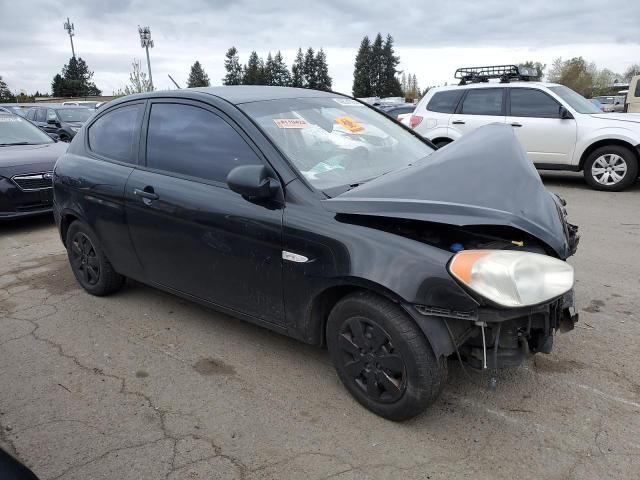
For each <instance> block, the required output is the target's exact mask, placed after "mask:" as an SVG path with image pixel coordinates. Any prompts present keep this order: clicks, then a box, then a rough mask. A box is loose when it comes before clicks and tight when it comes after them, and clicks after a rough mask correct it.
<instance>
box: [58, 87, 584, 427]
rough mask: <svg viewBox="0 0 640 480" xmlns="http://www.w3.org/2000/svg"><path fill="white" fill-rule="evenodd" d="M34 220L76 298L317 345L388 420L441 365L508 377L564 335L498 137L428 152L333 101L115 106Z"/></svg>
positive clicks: (520, 172)
mask: <svg viewBox="0 0 640 480" xmlns="http://www.w3.org/2000/svg"><path fill="white" fill-rule="evenodd" d="M54 215H55V218H56V222H57V224H58V227H59V230H60V235H61V238H62V241H63V243H64V245H65V246H66V248H67V251H68V256H69V261H70V264H71V267H72V269H73V272H74V274H75V276H76V278H77V280H78V282H79V283H80V285H82V287H83V288H84V289H85V290H86V291H87V292H89V293H91V294H94V295H107V294H110V293H113V292H115V291H116V290H118V289H119V288H121V287H122V285H123V283H124V280H125V277H130V278H133V279H136V280H138V281H141V282H143V283H146V284H149V285H152V286H155V287H157V288H160V289H163V290H166V291H169V292H172V293H175V294H176V295H180V296H182V297H185V298H188V299H190V300H194V301H196V302H200V303H202V304H204V305H209V306H211V307H213V308H215V309H219V310H221V311H224V312H227V313H229V314H231V315H233V316H236V317H239V318H241V319H245V320H248V321H250V322H254V323H257V324H259V325H262V326H265V327H267V328H270V329H273V330H275V331H278V332H281V333H284V334H286V335H290V336H292V337H295V338H297V339H300V340H302V341H304V342H307V343H310V344H316V345H326V346H327V347H328V350H329V354H330V357H331V360H332V361H333V363H334V365H335V367H336V370H337V372H338V375H339V377H340V379H341V380H342V382H343V383H344V385H345V386H346V388H347V389H348V390H349V392H350V393H351V394H352V395H353V396H354V397H355V398H356V399H357V400H358V401H359V402H360V403H362V404H363V405H365V406H366V407H367V408H369V409H371V410H372V411H374V412H375V413H377V414H379V415H381V416H383V417H386V418H389V419H393V420H402V419H406V418H410V417H412V416H414V415H416V414H418V413H419V412H421V411H422V410H423V409H424V408H426V406H427V405H429V404H430V403H431V402H432V401H434V400H435V399H436V398H437V396H438V395H439V393H440V391H441V389H442V388H443V386H444V384H445V381H446V376H447V362H446V358H447V357H448V356H450V355H452V354H457V356H459V357H460V358H461V359H463V360H465V361H466V362H467V363H468V364H469V365H472V366H475V367H478V368H494V367H496V368H498V367H507V366H516V365H518V364H519V363H520V362H522V360H523V358H524V355H525V354H526V353H529V352H544V353H548V352H549V351H550V350H551V346H552V342H553V338H554V332H555V331H556V330H557V329H563V330H564V329H570V328H572V327H573V324H574V322H575V321H576V320H577V316H576V315H575V313H574V311H573V282H574V278H573V269H572V267H571V266H570V265H568V264H567V263H566V261H565V260H566V259H567V257H569V256H570V255H571V254H572V253H573V251H574V250H575V246H576V243H577V235H576V231H575V227H573V226H572V225H570V224H568V223H567V221H566V213H565V210H564V207H563V202H562V201H561V200H560V199H559V198H558V197H556V196H555V195H553V194H551V193H550V192H548V191H547V190H546V189H545V188H544V186H543V185H542V182H541V180H540V177H539V176H538V173H537V172H536V171H535V169H534V168H533V166H532V165H531V164H530V163H529V162H528V161H527V159H526V157H525V155H524V152H523V150H522V148H521V147H520V146H519V144H518V142H517V141H516V139H515V137H514V134H513V132H512V130H511V128H509V127H506V126H504V125H491V126H487V127H484V128H481V129H478V131H477V132H476V133H473V134H470V135H468V136H465V137H464V138H463V139H462V140H459V141H457V142H455V144H453V145H452V146H450V147H448V148H446V149H444V150H436V149H435V148H434V147H433V145H431V144H430V143H429V142H427V141H425V140H423V139H421V138H420V137H419V136H417V135H415V134H414V133H413V132H412V131H410V130H409V129H407V128H405V127H404V126H402V125H399V124H398V123H396V122H394V121H392V120H390V119H389V118H388V117H386V116H385V115H384V114H382V113H380V112H378V111H377V110H375V109H373V108H371V107H368V106H366V105H365V104H363V103H360V102H358V101H356V100H354V99H352V98H350V97H346V96H342V95H339V94H336V93H329V92H318V91H313V90H303V89H294V88H281V87H249V86H244V87H218V88H206V89H189V90H180V91H171V92H154V93H149V94H142V95H134V96H128V97H124V98H122V99H120V100H117V101H114V102H111V103H110V104H109V105H108V106H107V107H106V108H105V109H104V110H100V111H98V113H97V114H96V115H95V117H93V118H92V119H91V120H90V121H89V122H88V124H87V125H86V128H84V129H83V130H81V132H80V134H79V135H78V136H76V138H75V139H74V140H73V142H72V143H71V145H70V146H69V150H68V152H67V153H66V154H65V155H64V156H63V157H61V158H60V160H59V161H58V163H57V164H56V168H55V171H54Z"/></svg>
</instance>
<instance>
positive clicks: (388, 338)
mask: <svg viewBox="0 0 640 480" xmlns="http://www.w3.org/2000/svg"><path fill="white" fill-rule="evenodd" d="M327 346H328V349H329V355H330V357H331V360H332V362H333V364H334V366H335V368H336V370H337V372H338V376H339V377H340V380H341V381H342V383H343V384H344V385H345V387H346V388H347V390H349V392H350V393H351V394H352V395H353V396H354V397H355V399H356V400H357V401H358V402H360V403H361V404H362V405H364V406H365V407H367V408H368V409H369V410H371V411H372V412H374V413H376V414H378V415H380V416H382V417H384V418H388V419H390V420H396V421H400V420H406V419H409V418H411V417H414V416H416V415H418V414H419V413H421V412H422V411H423V410H425V409H426V408H427V407H428V406H429V405H430V404H431V403H432V402H433V401H434V400H435V399H436V398H438V396H439V395H440V392H441V391H442V388H443V386H444V383H445V381H446V377H447V367H446V359H445V358H444V357H443V358H440V359H436V357H435V355H434V354H433V350H432V349H431V346H430V345H429V343H428V342H427V339H426V338H425V337H424V334H423V333H422V331H421V330H420V328H419V327H418V326H417V325H416V323H415V322H414V321H413V320H412V319H411V318H410V317H409V316H408V315H407V313H406V312H404V310H402V308H400V307H399V306H398V305H396V304H394V303H392V302H390V301H388V300H386V299H383V298H381V297H378V296H376V295H374V294H371V293H369V292H359V293H355V294H352V295H349V296H347V297H345V298H344V299H342V300H341V301H340V302H338V304H337V305H336V306H335V307H334V309H333V310H332V311H331V314H330V315H329V321H328V323H327Z"/></svg>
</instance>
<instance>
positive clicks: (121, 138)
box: [88, 103, 144, 163]
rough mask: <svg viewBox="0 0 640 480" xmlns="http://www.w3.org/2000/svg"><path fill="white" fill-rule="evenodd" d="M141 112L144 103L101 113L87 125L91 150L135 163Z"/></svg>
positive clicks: (111, 157) (114, 158)
mask: <svg viewBox="0 0 640 480" xmlns="http://www.w3.org/2000/svg"><path fill="white" fill-rule="evenodd" d="M143 112H144V105H143V104H141V103H138V104H135V105H127V106H125V107H120V108H116V109H115V110H111V111H110V112H107V113H106V114H104V115H102V116H101V117H100V118H99V119H98V120H96V121H95V122H94V123H92V124H91V126H90V127H89V132H88V135H89V148H90V149H91V151H92V152H95V153H97V154H98V155H101V156H103V157H106V158H110V159H113V160H118V161H120V162H126V163H135V161H136V153H137V150H138V135H137V133H138V126H139V124H140V120H141V118H142V113H143Z"/></svg>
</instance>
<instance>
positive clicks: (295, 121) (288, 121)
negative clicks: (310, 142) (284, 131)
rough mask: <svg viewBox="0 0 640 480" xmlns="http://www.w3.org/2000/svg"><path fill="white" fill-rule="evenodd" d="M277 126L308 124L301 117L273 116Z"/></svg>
mask: <svg viewBox="0 0 640 480" xmlns="http://www.w3.org/2000/svg"><path fill="white" fill-rule="evenodd" d="M273 121H274V123H275V124H276V126H277V127H278V128H309V126H310V125H309V124H308V123H307V121H306V120H303V119H302V118H274V119H273Z"/></svg>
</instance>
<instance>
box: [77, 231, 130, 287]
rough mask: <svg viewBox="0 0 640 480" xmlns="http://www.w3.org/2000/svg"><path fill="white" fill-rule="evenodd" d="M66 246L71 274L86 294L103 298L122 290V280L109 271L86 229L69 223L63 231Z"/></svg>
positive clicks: (107, 264)
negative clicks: (67, 228) (67, 227)
mask: <svg viewBox="0 0 640 480" xmlns="http://www.w3.org/2000/svg"><path fill="white" fill-rule="evenodd" d="M66 245H67V256H68V257H69V263H70V264H71V270H73V274H74V275H75V277H76V280H77V281H78V283H79V284H80V286H82V288H84V289H85V290H86V291H87V292H89V293H90V294H92V295H97V296H103V295H109V294H110V293H113V292H116V291H117V290H119V289H120V288H121V287H122V285H123V284H124V277H123V276H122V275H120V274H119V273H116V271H115V270H114V269H113V267H112V266H111V263H109V260H107V257H106V256H105V255H104V252H103V251H102V248H100V245H99V244H98V242H97V240H96V236H95V234H94V233H93V231H92V230H91V229H90V228H89V227H88V226H87V225H85V224H83V223H81V222H80V221H75V222H73V223H72V224H71V225H70V226H69V230H68V231H67V241H66Z"/></svg>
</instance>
